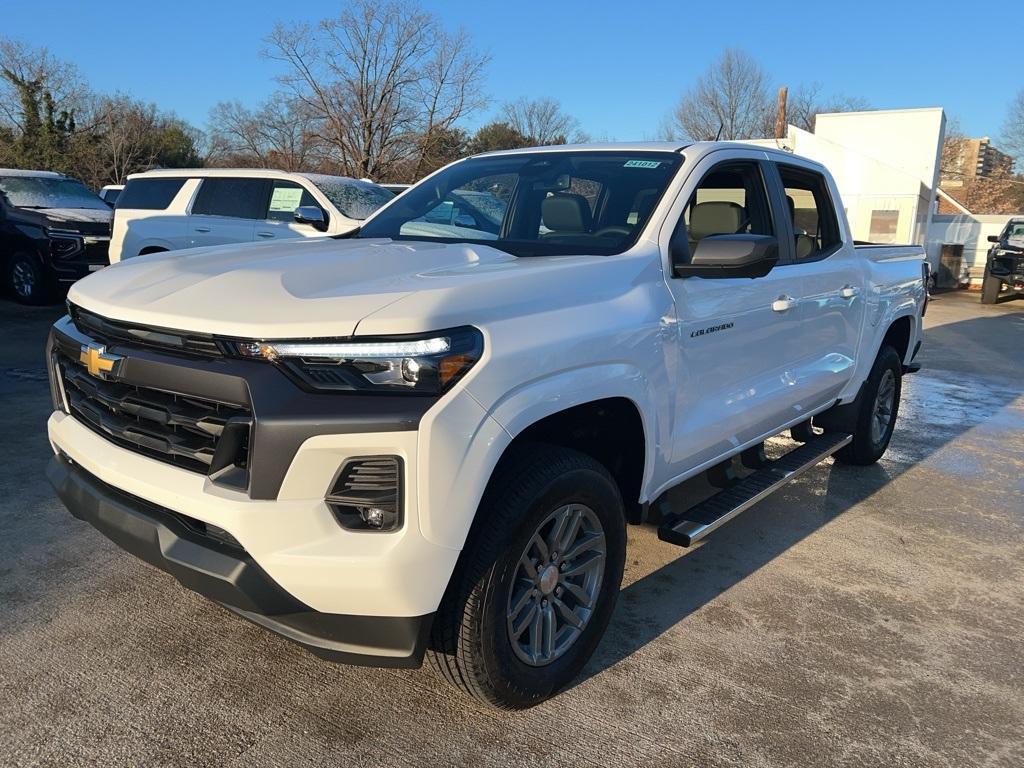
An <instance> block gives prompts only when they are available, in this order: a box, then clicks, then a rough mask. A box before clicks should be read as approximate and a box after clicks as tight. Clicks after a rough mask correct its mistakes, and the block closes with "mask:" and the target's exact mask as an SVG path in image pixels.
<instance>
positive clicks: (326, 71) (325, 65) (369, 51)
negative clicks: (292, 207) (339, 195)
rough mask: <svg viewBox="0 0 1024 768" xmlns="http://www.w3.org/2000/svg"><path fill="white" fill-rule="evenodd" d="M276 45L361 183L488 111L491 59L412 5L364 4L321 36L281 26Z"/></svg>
mask: <svg viewBox="0 0 1024 768" xmlns="http://www.w3.org/2000/svg"><path fill="white" fill-rule="evenodd" d="M267 43H268V48H267V50H266V51H265V54H266V55H267V56H268V57H269V58H271V59H274V60H277V61H280V62H282V63H283V64H285V65H286V67H287V71H286V72H285V73H284V74H283V75H282V76H281V77H280V78H279V81H280V82H281V84H282V85H283V86H284V87H285V89H286V91H287V92H288V93H289V94H290V95H291V96H292V97H294V98H295V99H297V100H298V101H299V102H300V103H302V104H304V105H305V106H306V107H307V108H308V109H309V110H310V113H311V114H312V115H314V116H315V117H316V119H317V123H318V126H319V128H318V135H319V137H320V138H321V139H323V141H325V142H326V143H328V144H329V145H330V146H331V147H332V149H333V150H334V151H335V152H336V153H337V155H338V160H339V164H340V166H341V167H342V168H343V169H344V171H345V172H346V173H348V174H350V175H353V176H359V177H367V176H368V177H373V178H383V177H386V176H387V175H388V173H389V172H390V171H391V170H392V169H393V168H394V167H395V166H396V165H397V164H399V163H400V162H403V161H407V160H408V159H409V157H410V156H415V155H416V154H417V153H419V154H421V155H422V154H425V153H427V152H428V151H429V148H430V146H431V143H432V139H431V138H430V137H431V134H432V132H434V131H435V130H436V129H438V128H447V127H450V126H451V125H452V124H453V123H454V122H455V121H456V120H458V119H459V118H461V117H464V116H465V115H466V114H468V113H469V112H471V111H472V110H474V109H476V108H477V107H478V106H479V105H480V104H481V103H482V96H481V91H480V82H479V76H480V74H481V71H482V69H483V67H484V65H485V64H486V61H487V59H486V57H481V56H479V55H478V54H476V53H475V52H474V51H473V50H472V48H471V47H470V45H469V41H468V39H467V38H466V36H465V34H464V33H462V32H459V33H457V34H455V35H448V34H446V33H445V32H444V30H443V29H442V28H441V26H440V23H439V22H438V20H437V18H436V17H435V16H433V15H431V14H429V13H427V12H425V11H423V10H421V9H420V8H419V7H418V6H416V5H413V4H412V3H409V2H404V1H400V0H392V1H391V2H385V3H375V2H371V0H356V2H354V3H353V4H352V5H351V6H350V7H347V8H345V9H344V10H343V11H342V12H341V14H340V15H339V16H337V17H334V18H329V19H324V20H323V21H321V22H320V23H319V24H317V25H316V26H315V27H311V26H309V25H307V24H300V25H298V26H292V27H286V26H283V25H281V24H278V25H277V26H276V27H275V28H274V31H273V32H272V33H271V35H270V37H269V38H268V39H267ZM424 137H426V138H424Z"/></svg>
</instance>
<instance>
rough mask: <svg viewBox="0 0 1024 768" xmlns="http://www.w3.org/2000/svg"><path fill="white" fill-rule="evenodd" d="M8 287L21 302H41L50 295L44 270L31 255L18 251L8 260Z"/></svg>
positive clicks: (16, 299)
mask: <svg viewBox="0 0 1024 768" xmlns="http://www.w3.org/2000/svg"><path fill="white" fill-rule="evenodd" d="M5 277H6V283H7V289H8V291H10V293H11V295H12V296H14V299H15V301H18V302H20V303H21V304H41V303H43V302H44V301H46V299H47V297H48V296H49V293H50V291H49V286H48V285H47V284H46V279H45V277H44V275H43V270H42V269H41V268H40V266H39V262H37V261H36V260H35V259H34V258H32V256H31V255H29V254H27V253H16V254H14V255H13V256H11V258H10V259H8V261H7V270H6V275H5Z"/></svg>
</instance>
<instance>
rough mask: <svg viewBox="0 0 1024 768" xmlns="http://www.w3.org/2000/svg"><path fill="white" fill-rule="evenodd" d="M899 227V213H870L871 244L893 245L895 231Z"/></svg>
mask: <svg viewBox="0 0 1024 768" xmlns="http://www.w3.org/2000/svg"><path fill="white" fill-rule="evenodd" d="M899 225H900V212H899V211H872V212H871V236H870V237H871V242H873V243H895V242H896V230H897V229H898V228H899Z"/></svg>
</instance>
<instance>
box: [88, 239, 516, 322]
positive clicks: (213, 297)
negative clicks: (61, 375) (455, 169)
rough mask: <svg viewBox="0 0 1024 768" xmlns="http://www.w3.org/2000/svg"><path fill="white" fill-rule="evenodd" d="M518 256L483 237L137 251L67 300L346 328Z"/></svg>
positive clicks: (120, 315) (193, 318)
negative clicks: (455, 241)
mask: <svg viewBox="0 0 1024 768" xmlns="http://www.w3.org/2000/svg"><path fill="white" fill-rule="evenodd" d="M517 261H519V260H518V259H517V258H516V257H514V256H511V255H509V254H507V253H505V252H503V251H499V250H497V249H494V248H490V247H488V246H480V245H473V246H470V245H450V244H443V243H426V242H394V241H390V240H363V239H354V240H332V239H328V238H324V239H320V238H317V239H297V240H294V241H289V242H286V243H260V244H255V243H240V244H237V245H231V246H220V247H216V248H195V249H190V250H186V251H171V252H166V253H157V254H150V255H146V256H139V257H136V258H133V259H128V260H126V261H122V262H119V263H117V264H114V265H112V266H111V267H109V268H107V269H104V270H102V271H100V272H97V273H96V274H94V275H90V276H89V277H87V278H85V279H83V280H80V281H79V282H77V283H75V285H74V286H73V287H72V289H71V291H70V292H69V295H68V298H69V299H70V301H72V302H73V303H75V304H77V305H79V306H81V307H83V308H84V309H87V310H90V311H92V312H95V313H96V314H99V315H101V316H103V317H107V318H110V319H115V320H123V321H126V322H132V323H139V324H142V325H148V326H154V327H161V328H169V329H176V330H183V331H193V332H198V333H211V334H217V335H225V336H239V337H247V338H274V337H276V338H311V337H330V336H338V337H342V336H351V335H353V334H355V332H356V326H357V325H358V324H359V322H360V321H361V320H362V319H363V318H365V317H367V316H368V315H371V314H373V313H374V312H377V311H378V310H380V309H382V308H384V307H386V306H388V305H390V304H392V303H394V302H397V301H399V300H400V299H402V298H403V297H405V296H407V295H408V294H409V293H411V292H413V291H416V290H419V289H421V288H423V287H425V286H427V285H430V283H431V282H432V280H431V277H432V276H441V275H445V274H447V275H452V274H458V273H460V272H461V273H465V272H468V273H475V272H478V271H480V270H486V269H488V268H489V267H500V266H502V265H511V264H512V263H514V262H517Z"/></svg>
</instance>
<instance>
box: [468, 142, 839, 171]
mask: <svg viewBox="0 0 1024 768" xmlns="http://www.w3.org/2000/svg"><path fill="white" fill-rule="evenodd" d="M723 149H741V150H744V151H746V152H750V151H751V150H752V149H756V150H758V151H761V152H765V153H767V154H770V155H773V156H774V157H775V159H780V158H788V159H791V158H794V157H798V158H800V159H801V160H803V161H805V162H808V163H811V164H812V165H815V166H818V167H822V165H821V163H819V162H818V161H816V160H812V159H811V158H809V157H805V156H804V155H797V154H794V153H793V152H788V151H786V150H784V149H778V148H775V147H765V146H760V145H758V144H754V143H752V142H745V141H695V142H689V143H688V142H682V141H628V142H626V141H623V142H604V143H600V144H554V145H551V146H545V147H524V148H523V149H503V150H498V151H495V152H484V153H483V154H480V155H475V157H497V156H500V155H523V154H531V153H534V152H683V151H684V150H685V151H686V155H687V158H688V161H693V160H696V159H697V158H700V157H701V156H703V155H705V154H707V153H708V152H714V151H718V150H723Z"/></svg>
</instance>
